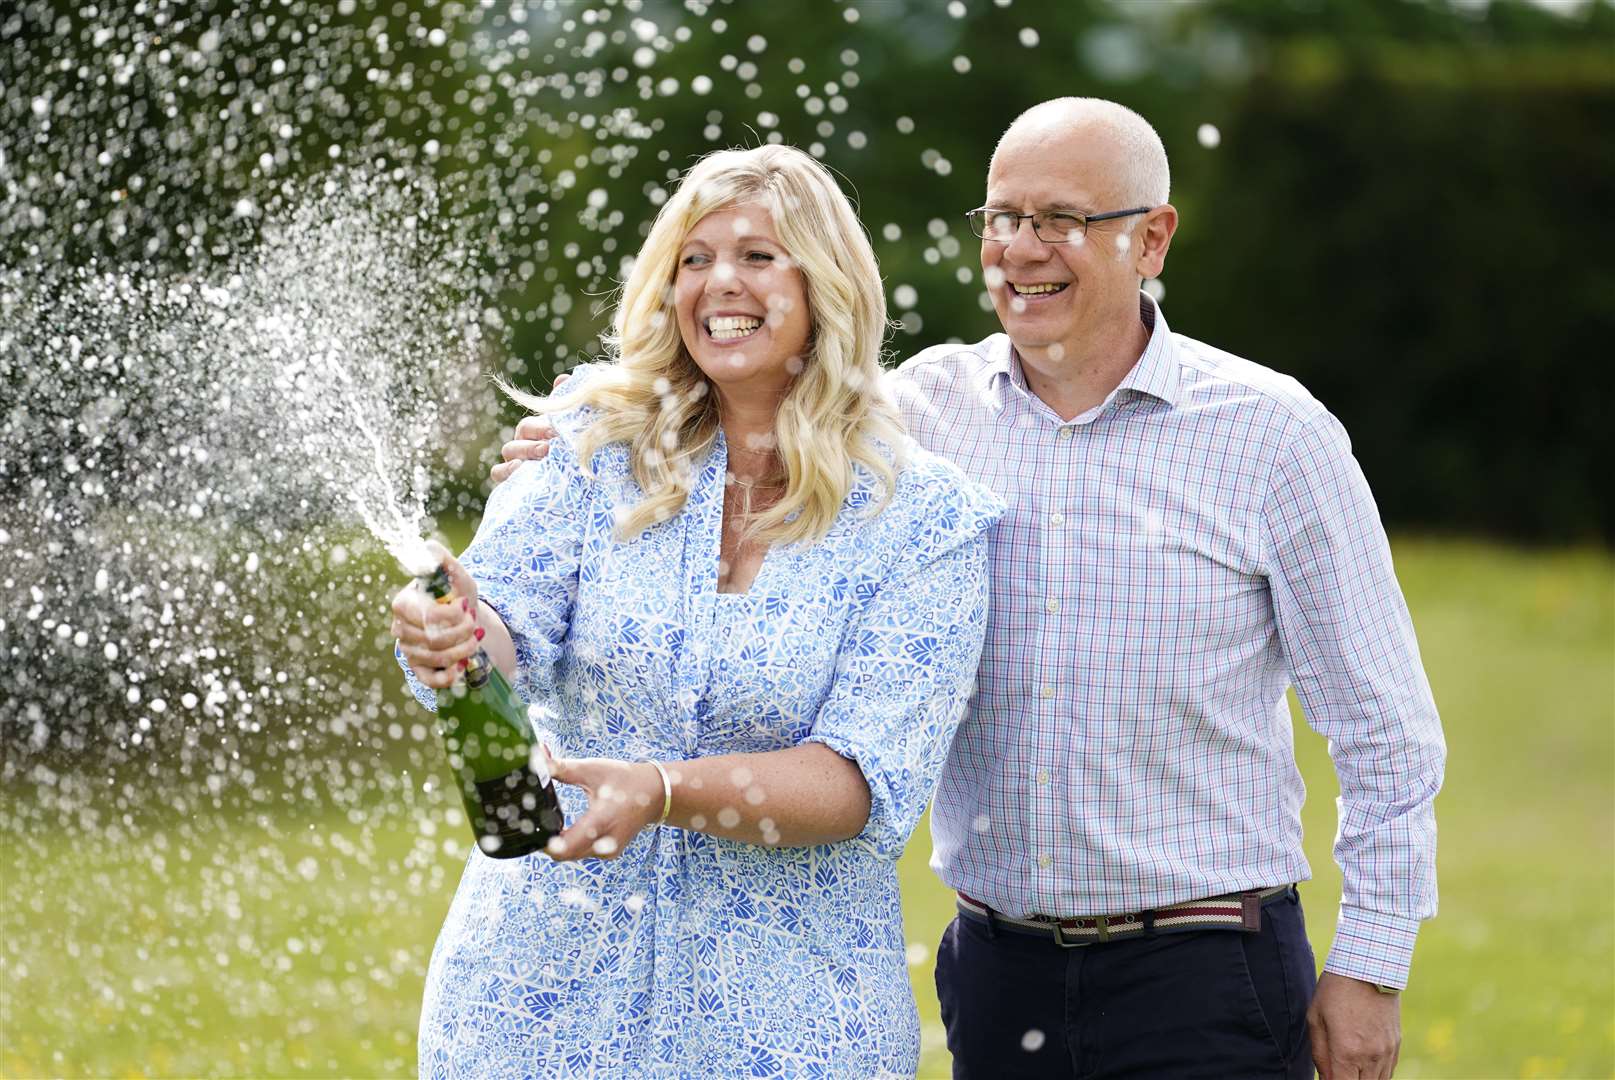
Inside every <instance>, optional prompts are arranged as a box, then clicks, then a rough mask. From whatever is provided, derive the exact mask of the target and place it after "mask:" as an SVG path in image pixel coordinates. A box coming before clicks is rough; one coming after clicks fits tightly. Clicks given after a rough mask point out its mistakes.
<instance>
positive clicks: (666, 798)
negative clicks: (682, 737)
mask: <svg viewBox="0 0 1615 1080" xmlns="http://www.w3.org/2000/svg"><path fill="white" fill-rule="evenodd" d="M645 764H647V765H649V766H650V767H651V768H653V769H655V770H656V776H657V784H658V785H659V787H660V789H661V794H662V800H661V804H660V807H661V808H660V809H656V807H657V803H656V801H655V799H654V798H653V799H652V800H651V807H652V809H653V810H655V813H656V819H655V820H654V821H652V822H651V823H650V824H651V826H652V827H660V826H662V825H665V824H667V816H668V815H669V814H671V813H672V812H673V778H672V777H671V776H669V775H668V774H667V769H666V768H665V767H663V765H662V763H661V762H659V761H656V760H654V759H647V760H646V761H645Z"/></svg>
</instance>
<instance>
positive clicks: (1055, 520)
mask: <svg viewBox="0 0 1615 1080" xmlns="http://www.w3.org/2000/svg"><path fill="white" fill-rule="evenodd" d="M1049 524H1050V525H1064V524H1065V515H1064V514H1050V515H1049Z"/></svg>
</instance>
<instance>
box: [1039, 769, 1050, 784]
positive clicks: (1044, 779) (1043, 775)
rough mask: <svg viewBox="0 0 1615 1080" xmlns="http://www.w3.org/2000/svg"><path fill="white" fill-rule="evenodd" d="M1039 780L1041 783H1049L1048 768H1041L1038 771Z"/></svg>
mask: <svg viewBox="0 0 1615 1080" xmlns="http://www.w3.org/2000/svg"><path fill="white" fill-rule="evenodd" d="M1037 782H1038V783H1040V784H1046V783H1048V782H1049V770H1047V769H1039V770H1038V771H1037Z"/></svg>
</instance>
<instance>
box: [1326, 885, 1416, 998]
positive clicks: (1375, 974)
mask: <svg viewBox="0 0 1615 1080" xmlns="http://www.w3.org/2000/svg"><path fill="white" fill-rule="evenodd" d="M1418 935H1419V920H1417V919H1404V918H1401V917H1400V916H1396V915H1385V914H1382V913H1380V912H1378V911H1369V910H1368V909H1367V908H1358V907H1348V906H1347V905H1345V904H1342V905H1340V919H1339V921H1338V922H1337V923H1336V924H1335V942H1334V944H1333V945H1332V946H1330V948H1329V959H1328V960H1326V961H1325V962H1324V965H1323V969H1324V970H1325V971H1328V972H1332V973H1333V974H1336V975H1344V976H1345V977H1346V978H1348V979H1359V980H1361V981H1363V982H1366V983H1374V984H1376V985H1378V986H1394V987H1396V988H1397V989H1398V990H1401V989H1404V988H1406V986H1407V984H1408V968H1410V967H1411V966H1412V964H1413V942H1414V940H1415V939H1416V938H1417V937H1418Z"/></svg>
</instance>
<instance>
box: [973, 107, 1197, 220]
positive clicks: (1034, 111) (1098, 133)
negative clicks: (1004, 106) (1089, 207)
mask: <svg viewBox="0 0 1615 1080" xmlns="http://www.w3.org/2000/svg"><path fill="white" fill-rule="evenodd" d="M1079 134H1080V135H1081V136H1083V137H1084V138H1087V139H1093V140H1096V141H1100V142H1103V143H1107V144H1109V148H1110V149H1111V150H1112V151H1113V154H1107V155H1106V157H1108V158H1111V159H1112V160H1114V161H1115V162H1116V163H1117V167H1118V170H1119V172H1120V175H1118V176H1117V177H1115V182H1116V187H1117V191H1116V194H1117V195H1118V196H1119V197H1120V198H1122V200H1123V201H1124V202H1127V203H1128V204H1129V205H1136V206H1161V205H1162V204H1164V203H1166V202H1168V201H1169V200H1170V198H1171V195H1172V174H1171V171H1170V169H1169V168H1168V167H1167V163H1166V147H1165V145H1163V144H1162V142H1161V136H1160V135H1158V134H1156V132H1155V128H1153V127H1151V126H1150V122H1149V121H1148V120H1146V119H1144V118H1143V117H1142V116H1140V115H1138V113H1136V112H1134V111H1133V110H1132V109H1129V108H1128V107H1127V106H1125V105H1118V104H1116V102H1114V101H1106V100H1104V99H1103V98H1084V97H1063V98H1052V99H1050V100H1049V101H1044V102H1041V103H1040V104H1037V105H1033V106H1032V107H1031V108H1030V109H1027V110H1026V111H1025V112H1023V113H1021V115H1020V116H1017V117H1016V118H1015V122H1014V123H1012V124H1010V125H1009V128H1008V130H1006V131H1005V132H1004V134H1003V136H1002V137H1001V138H1000V139H999V140H998V146H997V148H996V149H994V150H993V158H992V164H991V165H989V166H988V175H989V176H991V175H992V173H993V170H994V168H996V166H997V164H998V159H999V155H1000V153H1002V152H1003V150H1004V149H1005V147H1006V146H1011V145H1015V144H1017V143H1022V144H1024V143H1027V142H1043V141H1048V140H1055V139H1063V138H1065V137H1067V136H1072V135H1079Z"/></svg>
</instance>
